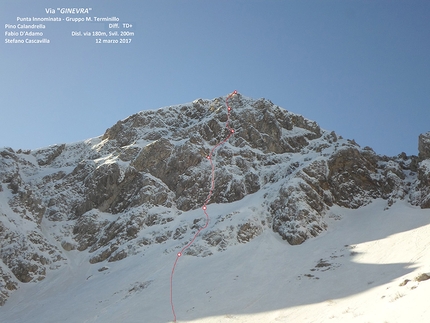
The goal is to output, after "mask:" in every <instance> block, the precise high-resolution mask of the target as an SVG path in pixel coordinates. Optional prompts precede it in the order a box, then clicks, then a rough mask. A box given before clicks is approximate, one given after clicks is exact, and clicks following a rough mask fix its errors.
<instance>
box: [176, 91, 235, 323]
mask: <svg viewBox="0 0 430 323" xmlns="http://www.w3.org/2000/svg"><path fill="white" fill-rule="evenodd" d="M236 94H237V91H236V90H235V91H233V92H232V93H230V94H229V95H228V96H227V98H226V99H225V105H226V106H227V121H226V123H225V127H226V128H227V129H228V135H227V137H225V138H224V140H222V141H220V142H219V143H217V144H216V145H215V146H213V147H212V149H211V151H210V152H209V155H207V156H206V159H208V160H209V162H210V163H211V168H212V173H211V188H210V190H209V194H208V197H207V198H206V200H205V202H204V204H203V206H202V210H203V212H204V214H205V216H206V223H205V225H204V226H202V227H201V228H200V229H198V230H197V232H196V233H195V234H194V236H193V238H192V239H191V241H190V242H189V243H188V244H187V245H186V246H185V247H183V248H182V249H181V251H179V252H178V253H177V254H176V259H175V263H174V264H173V268H172V272H171V274H170V305H171V306H172V313H173V322H176V313H175V306H174V305H173V274H174V273H175V268H176V264H177V263H178V260H179V258H180V257H181V256H182V255H183V253H184V251H185V250H186V249H188V248H189V247H190V246H191V245H192V244H193V242H194V240H196V238H197V236H198V235H199V234H200V232H202V231H203V230H204V229H206V228H207V227H208V225H209V214H208V212H207V204H208V203H209V200H210V199H211V197H212V194H213V191H214V188H215V165H214V163H213V161H212V156H213V154H214V152H215V149H217V148H218V147H219V146H221V145H223V144H224V143H226V142H227V140H228V139H230V137H231V136H232V135H233V134H234V129H233V128H231V127H230V125H229V121H230V112H231V107H230V106H229V104H228V100H229V99H230V98H231V97H232V96H233V95H236Z"/></svg>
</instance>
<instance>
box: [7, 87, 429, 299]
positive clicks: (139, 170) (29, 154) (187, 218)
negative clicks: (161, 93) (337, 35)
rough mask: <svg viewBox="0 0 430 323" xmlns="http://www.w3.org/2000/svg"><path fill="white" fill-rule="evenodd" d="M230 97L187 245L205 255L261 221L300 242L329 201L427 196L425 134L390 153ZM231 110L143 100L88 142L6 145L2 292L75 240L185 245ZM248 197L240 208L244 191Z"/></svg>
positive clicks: (44, 267)
mask: <svg viewBox="0 0 430 323" xmlns="http://www.w3.org/2000/svg"><path fill="white" fill-rule="evenodd" d="M229 104H230V106H231V107H232V110H231V114H230V120H229V122H230V126H231V127H232V128H234V130H235V133H234V135H233V136H232V137H231V138H230V139H229V140H228V142H226V143H224V144H223V145H221V146H220V147H218V148H217V149H216V150H215V155H214V156H213V162H214V165H215V176H214V178H215V188H214V191H213V195H212V198H211V200H210V201H209V203H208V213H209V216H210V222H209V226H208V227H207V228H206V229H205V230H204V231H202V233H201V234H200V235H199V237H198V239H197V240H196V241H195V243H194V244H193V245H192V246H191V247H190V248H188V249H186V251H185V253H186V254H187V255H192V256H198V257H205V256H211V255H213V254H214V253H216V252H222V251H224V250H226V249H227V248H232V247H235V246H238V245H240V244H245V243H247V242H249V241H251V240H253V239H254V238H255V237H257V236H258V235H260V234H262V232H263V231H267V230H270V231H271V232H273V234H274V235H279V236H280V237H281V238H282V239H283V240H285V243H288V244H291V245H297V244H301V243H303V242H304V241H305V240H306V239H309V238H311V237H315V236H317V235H318V234H320V233H321V232H322V231H324V230H325V229H326V228H327V221H326V213H327V210H328V209H329V208H330V207H331V206H334V205H338V206H341V207H345V208H359V207H361V206H364V205H366V204H369V203H370V202H372V201H373V200H375V199H384V200H385V201H386V208H390V207H391V206H392V205H393V203H396V201H398V200H400V199H402V200H407V201H408V202H409V203H410V204H412V205H414V206H420V207H421V208H430V188H429V181H430V133H426V134H422V135H420V137H419V155H418V156H406V155H405V154H404V153H402V154H399V155H398V156H396V157H387V156H381V155H378V154H376V153H375V152H374V151H373V150H372V149H371V148H370V147H364V148H362V147H360V146H359V145H358V144H356V143H355V142H354V140H348V139H343V138H342V137H341V136H339V135H337V134H336V133H335V132H330V131H326V130H323V129H321V128H320V127H319V126H318V124H317V123H316V122H314V121H311V120H308V119H306V118H305V117H303V116H301V115H298V114H295V113H292V112H289V111H287V110H285V109H283V108H281V107H279V106H277V105H275V104H273V103H272V102H271V101H269V100H266V99H258V100H255V99H251V98H247V97H244V96H242V95H241V94H237V95H235V96H233V97H232V98H231V100H230V101H229ZM226 121H227V114H226V105H225V97H220V98H216V99H213V100H203V99H198V100H195V101H193V102H191V103H189V104H182V105H177V106H171V107H166V108H162V109H158V110H152V111H142V112H139V113H137V114H135V115H132V116H130V117H128V118H126V119H124V120H121V121H118V122H117V123H116V124H115V125H114V126H112V127H111V128H109V129H107V130H106V132H105V133H104V134H103V135H102V136H99V137H96V138H92V139H88V140H86V141H82V142H77V143H73V144H59V145H54V146H50V147H47V148H42V149H37V150H31V151H22V150H14V149H12V148H3V149H0V259H1V261H0V304H1V305H3V304H4V303H5V301H6V300H7V298H8V296H9V295H10V293H11V291H13V290H16V289H18V288H19V287H20V285H21V284H23V283H29V282H38V281H40V280H43V279H44V278H45V277H46V276H47V275H49V273H50V272H52V271H53V270H56V269H58V268H60V267H62V266H66V265H70V263H69V261H68V256H67V254H68V252H70V251H80V252H86V253H87V254H88V262H89V263H91V264H94V265H96V264H98V265H99V266H100V263H105V262H115V261H120V260H122V259H124V258H126V257H127V256H130V255H134V254H138V253H145V252H147V251H148V249H151V248H154V247H155V246H160V245H163V244H164V245H165V250H164V252H165V253H172V254H175V253H176V252H177V251H178V248H181V247H183V246H185V245H186V244H187V243H188V242H189V241H190V239H191V237H192V236H193V234H194V233H195V232H197V230H199V228H201V227H202V226H203V225H204V224H205V217H204V214H203V212H202V210H201V206H202V205H203V203H204V201H205V199H206V197H207V196H208V193H209V190H210V186H211V168H210V164H209V162H208V160H207V158H206V156H207V155H208V154H209V152H210V150H211V149H212V148H213V147H214V145H216V144H217V143H219V142H220V141H222V140H223V139H224V138H225V137H226V136H227V129H226V128H225V123H226ZM256 192H259V193H262V194H258V196H263V197H264V198H260V197H258V198H254V197H253V196H255V193H256ZM245 199H247V200H246V201H247V205H248V207H246V208H244V207H243V203H241V204H238V203H237V202H238V201H242V202H243V200H245ZM172 241H173V242H174V243H171V242H172ZM167 242H169V243H167ZM101 270H102V269H101Z"/></svg>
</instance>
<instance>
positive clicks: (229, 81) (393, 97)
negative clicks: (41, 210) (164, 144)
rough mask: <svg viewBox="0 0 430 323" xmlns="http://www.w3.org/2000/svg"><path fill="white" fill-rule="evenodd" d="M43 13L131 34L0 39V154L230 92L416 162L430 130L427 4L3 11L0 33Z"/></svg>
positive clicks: (239, 3) (160, 3)
mask: <svg viewBox="0 0 430 323" xmlns="http://www.w3.org/2000/svg"><path fill="white" fill-rule="evenodd" d="M50 7H52V8H55V9H56V8H63V7H66V8H70V7H84V8H88V7H90V8H92V9H91V12H90V13H89V14H88V15H85V14H69V15H68V14H60V13H58V12H57V13H55V14H47V13H46V11H45V8H50ZM49 16H51V17H62V18H63V19H65V18H66V17H68V16H69V17H75V18H76V17H85V16H90V17H94V16H97V17H112V16H116V17H118V18H120V23H124V22H126V23H131V24H132V25H133V27H132V28H131V29H129V31H132V32H133V33H134V35H133V36H130V37H125V38H131V39H132V42H131V43H130V44H97V43H96V39H97V38H98V37H92V36H91V37H84V36H73V37H72V36H71V31H85V30H90V29H92V28H93V31H99V30H104V31H105V32H109V31H110V30H112V29H109V28H108V26H107V25H108V24H107V23H76V22H66V21H63V22H46V23H44V24H45V25H46V30H43V32H44V36H43V37H29V38H37V39H41V38H47V39H49V40H50V43H49V44H5V43H4V42H5V40H4V39H1V42H0V76H1V78H0V147H3V146H7V147H12V148H14V149H18V148H22V149H34V148H39V147H45V146H48V145H52V144H56V143H70V142H75V141H80V140H84V139H88V138H91V137H96V136H98V135H101V134H103V133H104V131H105V130H106V129H107V128H109V127H111V126H112V125H113V124H115V123H116V122H117V121H118V120H120V119H124V118H126V117H127V116H129V115H131V114H134V113H136V112H138V111H141V110H146V109H156V108H160V107H164V106H169V105H173V104H180V103H186V102H190V101H193V100H194V99H197V98H205V99H213V98H216V97H219V96H223V95H227V94H228V93H230V92H232V91H233V90H238V91H239V92H240V93H242V94H243V95H245V96H249V97H253V98H261V97H264V98H267V99H270V100H271V101H272V102H273V103H275V104H277V105H279V106H281V107H283V108H285V109H287V110H289V111H292V112H295V113H299V114H302V115H303V116H305V117H307V118H309V119H312V120H315V121H317V122H318V123H319V124H320V126H321V127H322V128H324V129H327V130H334V131H336V133H338V134H339V135H342V136H343V137H345V138H349V139H355V140H356V142H357V143H358V144H360V145H361V146H370V147H372V148H373V149H374V150H375V151H376V152H377V153H379V154H386V155H397V154H399V153H400V152H403V151H404V152H406V153H407V154H408V155H410V154H417V153H418V151H417V141H418V139H417V138H418V135H419V134H420V133H422V132H426V131H430V122H429V121H430V1H428V0H426V1H413V0H410V1H403V0H402V1H396V0H389V1H388V0H386V1H375V0H369V1H362V0H356V1H352V0H351V1H349V0H339V1H334V0H327V1H324V0H315V1H306V0H300V1H292V0H291V1H288V0H286V1H280V0H276V1H275V0H261V1H257V0H206V1H202V0H171V1H167V0H151V1H150V0H145V1H143V0H116V1H112V0H103V1H94V0H93V1H91V0H86V1H76V0H74V1H72V0H69V1H62V0H55V1H54V0H50V1H48V0H39V1H33V0H1V1H0V23H1V24H0V27H1V34H2V35H4V34H5V32H6V31H10V29H9V28H6V27H5V24H15V25H16V24H18V23H20V22H17V17H49ZM21 23H22V22H21ZM24 23H25V22H24ZM26 24H32V22H31V23H30V22H26ZM17 30H18V29H17ZM19 31H22V30H18V32H19ZM30 31H31V30H30ZM120 31H125V29H120ZM3 38H13V37H7V36H3ZM21 38H22V37H21ZM116 38H119V37H116Z"/></svg>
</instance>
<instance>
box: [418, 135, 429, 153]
mask: <svg viewBox="0 0 430 323" xmlns="http://www.w3.org/2000/svg"><path fill="white" fill-rule="evenodd" d="M418 151H419V154H418V157H419V158H420V159H429V158H430V132H426V133H423V134H421V135H420V136H419V137H418Z"/></svg>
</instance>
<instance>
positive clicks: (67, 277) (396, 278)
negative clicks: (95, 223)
mask: <svg viewBox="0 0 430 323" xmlns="http://www.w3.org/2000/svg"><path fill="white" fill-rule="evenodd" d="M250 200H251V198H245V199H244V200H243V201H239V202H235V203H232V205H230V206H228V207H227V210H231V209H241V210H243V211H246V210H247V209H249V205H250V204H251V201H250ZM385 206H386V201H382V200H376V201H375V202H373V203H372V204H370V205H367V206H364V207H362V208H359V209H356V210H351V209H346V208H342V207H337V206H334V207H332V208H331V209H330V210H329V211H328V213H327V215H326V220H327V222H328V227H329V229H328V230H327V231H325V232H324V233H323V234H321V235H320V236H318V237H316V238H312V239H310V240H307V241H305V242H304V243H303V244H301V245H299V246H290V245H288V244H286V243H285V241H283V240H282V239H280V238H279V236H277V235H275V234H273V232H271V231H270V230H266V231H264V232H263V233H262V234H261V235H259V236H258V237H257V238H255V239H254V240H252V241H251V242H250V243H247V244H240V245H237V246H234V247H231V248H229V249H228V250H226V251H225V252H221V253H219V252H218V253H215V254H214V255H212V256H210V257H204V258H201V257H192V256H183V257H182V258H181V262H180V263H179V264H178V267H177V269H176V276H175V281H174V287H175V294H174V295H175V296H174V300H175V307H176V313H177V318H178V320H177V321H178V322H199V323H214V322H256V323H257V322H288V323H289V322H342V323H343V322H427V321H428V320H429V319H430V310H429V308H428V306H427V303H428V302H427V295H428V293H429V292H430V280H428V281H422V282H418V281H416V279H417V277H419V275H420V274H422V273H429V272H430V254H429V252H428V248H429V247H430V221H429V214H428V211H427V210H422V209H419V208H417V207H412V206H410V205H409V204H407V203H406V202H404V201H403V202H398V203H395V204H394V205H393V207H391V208H390V209H388V210H384V209H385ZM216 209H221V207H220V206H217V207H216ZM189 215H190V217H191V214H189ZM173 228H174V226H173V225H172V229H173ZM175 247H176V243H175V241H173V240H172V241H166V243H165V244H164V245H158V246H157V247H156V248H151V249H148V250H147V251H146V252H144V253H140V254H136V255H133V256H130V257H127V258H126V259H123V260H122V261H118V262H111V263H100V264H95V265H91V264H89V262H88V258H89V257H90V255H89V254H88V252H87V251H83V252H79V251H76V250H75V251H69V252H66V253H65V254H66V256H67V259H68V265H67V266H63V267H62V268H60V269H59V270H56V271H53V272H51V273H49V275H48V277H47V278H46V279H45V280H43V281H41V282H39V283H37V284H25V285H22V286H21V287H20V290H19V291H17V292H15V293H14V294H13V295H12V296H11V297H10V299H9V300H8V301H7V303H6V304H5V305H4V306H3V307H2V310H1V311H0V320H1V321H2V322H10V323H39V322H45V323H51V322H52V323H57V322H76V323H81V322H100V323H101V322H130V323H137V322H171V321H172V319H173V316H172V313H171V309H170V303H169V279H170V271H171V268H172V265H173V261H174V254H173V253H169V252H166V250H168V249H174V248H175ZM429 274H430V273H429ZM406 280H410V281H409V282H407V283H406V285H404V286H400V285H401V284H402V283H404V282H405V281H406Z"/></svg>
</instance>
